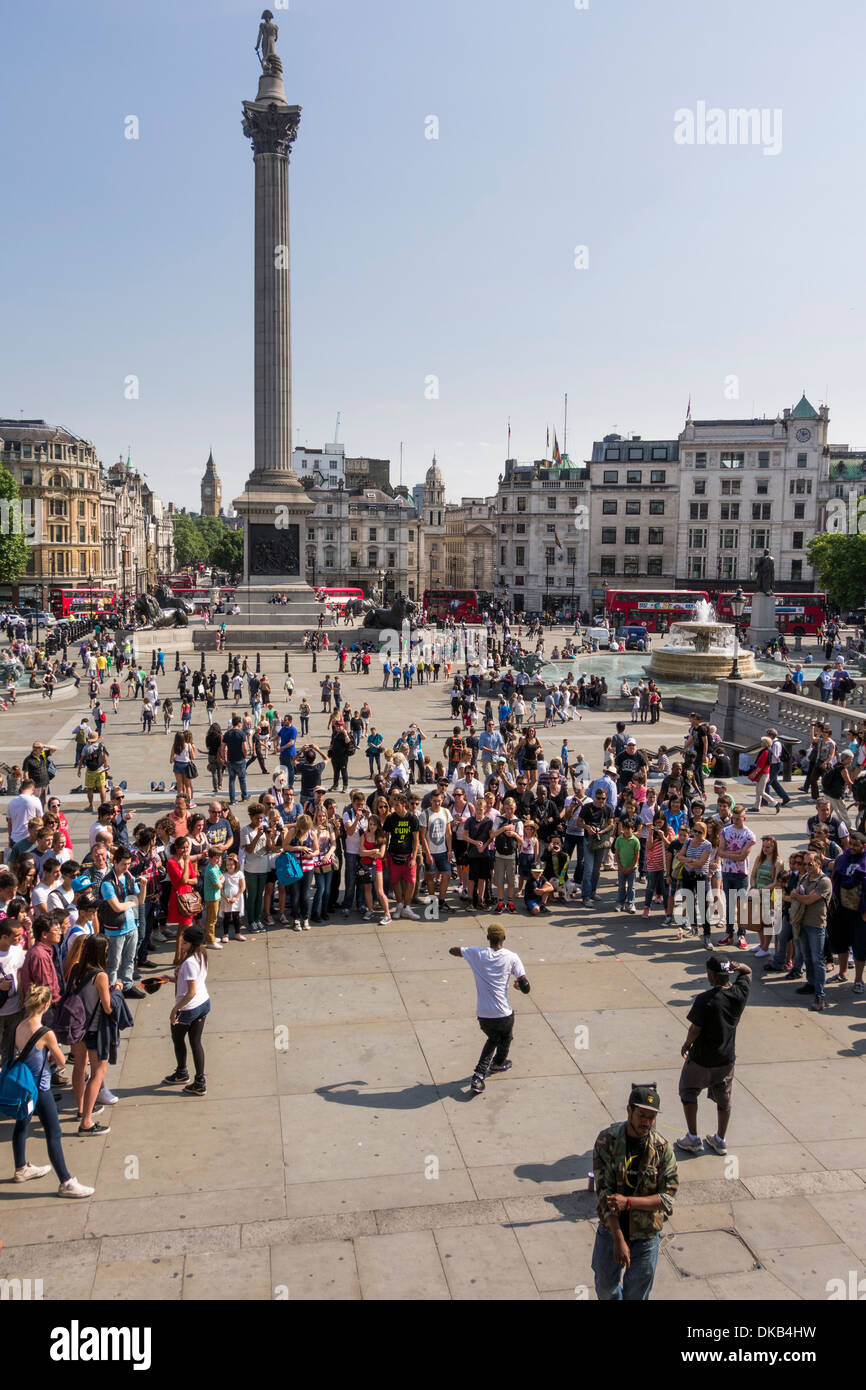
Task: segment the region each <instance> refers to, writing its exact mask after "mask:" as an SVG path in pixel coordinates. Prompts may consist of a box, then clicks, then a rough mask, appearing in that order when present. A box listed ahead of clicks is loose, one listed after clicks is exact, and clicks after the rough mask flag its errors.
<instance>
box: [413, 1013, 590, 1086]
mask: <svg viewBox="0 0 866 1390" xmlns="http://www.w3.org/2000/svg"><path fill="white" fill-rule="evenodd" d="M550 1023H551V1019H546V1018H544V1017H543V1016H542V1015H541V1014H539V1013H528V1012H526V1011H524V1013H522V1014H521V1016H520V1018H519V1019H518V1020H517V1021H516V1022H515V1026H514V1042H513V1044H512V1048H511V1054H510V1056H511V1060H512V1061H513V1063H514V1066H513V1069H512V1071H511V1073H510V1076H509V1080H512V1079H513V1080H515V1081H516V1080H518V1079H520V1078H521V1077H532V1076H537V1077H541V1076H573V1075H574V1074H575V1073H576V1072H577V1070H578V1066H577V1061H576V1057H575V1055H574V1054H571V1055H569V1052H568V1050H567V1048H566V1047H565V1046H563V1043H562V1042H561V1041H560V1039H559V1038H558V1037H557V1036H556V1034H555V1032H554V1031H553V1029H552V1028H551V1026H550ZM415 1032H416V1034H417V1037H418V1043H419V1046H420V1047H421V1049H422V1050H423V1053H424V1057H425V1059H426V1062H427V1065H428V1067H429V1068H430V1071H431V1074H432V1076H433V1080H434V1081H435V1082H436V1083H437V1084H440V1085H447V1084H449V1083H451V1082H453V1080H454V1078H455V1077H458V1078H460V1077H462V1078H463V1079H464V1080H465V1081H468V1080H469V1078H470V1077H471V1075H472V1068H473V1067H474V1066H475V1063H476V1061H477V1060H478V1057H479V1055H480V1053H481V1048H482V1046H483V1045H484V1034H483V1033H482V1032H481V1029H480V1028H479V1027H478V1023H477V1021H476V1020H475V1019H474V1018H471V1017H470V1018H467V1017H466V1016H465V1015H464V1016H463V1017H461V1018H449V1019H444V1020H442V1019H425V1020H421V1021H419V1022H416V1024H415ZM494 1082H495V1078H493V1080H492V1081H491V1085H492V1084H494Z"/></svg>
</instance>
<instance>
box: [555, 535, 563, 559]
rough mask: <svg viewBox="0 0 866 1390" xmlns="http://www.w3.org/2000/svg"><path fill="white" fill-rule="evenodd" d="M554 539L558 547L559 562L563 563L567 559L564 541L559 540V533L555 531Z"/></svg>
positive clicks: (557, 556)
mask: <svg viewBox="0 0 866 1390" xmlns="http://www.w3.org/2000/svg"><path fill="white" fill-rule="evenodd" d="M553 539H554V543H555V545H556V558H557V560H559V561H560V562H562V561H563V560H564V559H565V551H564V550H563V548H562V541H561V540H560V539H559V532H558V531H554V533H553Z"/></svg>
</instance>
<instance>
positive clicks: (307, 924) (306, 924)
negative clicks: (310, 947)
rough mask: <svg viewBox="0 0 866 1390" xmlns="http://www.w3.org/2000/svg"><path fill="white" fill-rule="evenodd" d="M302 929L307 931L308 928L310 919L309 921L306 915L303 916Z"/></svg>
mask: <svg viewBox="0 0 866 1390" xmlns="http://www.w3.org/2000/svg"><path fill="white" fill-rule="evenodd" d="M303 930H304V931H309V930H310V921H309V918H308V917H305V918H304V926H303Z"/></svg>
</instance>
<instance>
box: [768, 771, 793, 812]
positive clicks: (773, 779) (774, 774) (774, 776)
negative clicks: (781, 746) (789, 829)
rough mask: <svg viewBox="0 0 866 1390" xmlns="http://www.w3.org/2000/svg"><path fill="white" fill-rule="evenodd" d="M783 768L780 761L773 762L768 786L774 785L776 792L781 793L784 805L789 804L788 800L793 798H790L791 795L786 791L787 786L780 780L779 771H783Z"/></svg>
mask: <svg viewBox="0 0 866 1390" xmlns="http://www.w3.org/2000/svg"><path fill="white" fill-rule="evenodd" d="M781 770H782V769H781V765H780V764H779V763H772V764H771V766H770V780H769V781H768V783H767V786H768V787H772V788H773V791H774V792H778V793H779V796H780V797H781V798H782V805H783V806H787V804H788V802H789V801H790V800H791V798H790V796H789V795H788V793H787V792H786V791H785V788H784V787H783V786H782V784H781V783H780V781H779V773H780V772H781Z"/></svg>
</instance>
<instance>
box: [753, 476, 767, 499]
mask: <svg viewBox="0 0 866 1390" xmlns="http://www.w3.org/2000/svg"><path fill="white" fill-rule="evenodd" d="M755 493H756V495H757V496H758V497H769V495H770V479H769V478H759V479H758V481H757V483H756V484H755Z"/></svg>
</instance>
